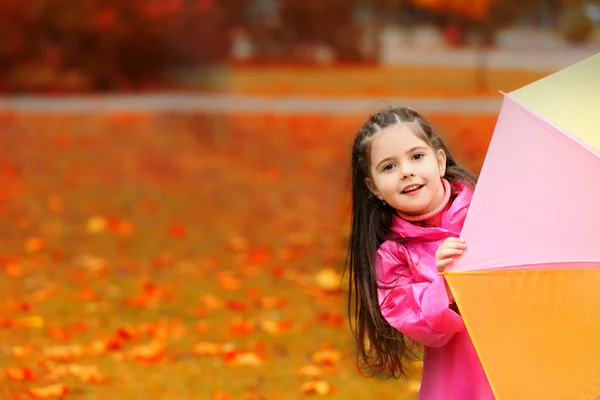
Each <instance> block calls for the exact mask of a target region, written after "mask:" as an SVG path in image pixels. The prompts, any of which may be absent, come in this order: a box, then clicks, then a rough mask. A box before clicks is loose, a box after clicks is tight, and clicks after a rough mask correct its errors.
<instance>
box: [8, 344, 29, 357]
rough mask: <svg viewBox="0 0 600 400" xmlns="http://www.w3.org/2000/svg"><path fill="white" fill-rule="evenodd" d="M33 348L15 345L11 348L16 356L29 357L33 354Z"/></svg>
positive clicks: (11, 351)
mask: <svg viewBox="0 0 600 400" xmlns="http://www.w3.org/2000/svg"><path fill="white" fill-rule="evenodd" d="M32 351H33V349H32V348H31V347H28V346H15V347H13V348H12V349H11V350H10V353H11V354H12V356H13V357H15V358H27V357H29V355H31V353H32Z"/></svg>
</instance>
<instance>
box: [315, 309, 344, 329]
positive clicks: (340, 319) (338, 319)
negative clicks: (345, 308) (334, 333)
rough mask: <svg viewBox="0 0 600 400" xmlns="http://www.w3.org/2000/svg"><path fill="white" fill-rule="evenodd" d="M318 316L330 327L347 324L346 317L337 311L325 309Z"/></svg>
mask: <svg viewBox="0 0 600 400" xmlns="http://www.w3.org/2000/svg"><path fill="white" fill-rule="evenodd" d="M317 318H318V319H319V321H321V322H322V323H323V325H325V326H328V327H330V328H339V327H341V326H345V325H346V318H345V317H344V316H343V315H342V314H340V313H336V312H331V311H325V312H322V313H320V314H318V316H317Z"/></svg>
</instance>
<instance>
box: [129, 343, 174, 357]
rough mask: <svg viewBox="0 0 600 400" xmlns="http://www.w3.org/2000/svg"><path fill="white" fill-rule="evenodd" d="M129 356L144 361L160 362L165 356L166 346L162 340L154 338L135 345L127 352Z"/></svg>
mask: <svg viewBox="0 0 600 400" xmlns="http://www.w3.org/2000/svg"><path fill="white" fill-rule="evenodd" d="M127 357H128V358H130V359H132V360H135V361H139V362H143V363H154V362H159V361H162V360H163V359H164V358H165V346H164V344H163V343H162V342H160V341H158V340H153V341H151V342H150V343H147V344H143V345H139V346H137V347H134V348H133V349H131V350H130V351H129V352H128V353H127Z"/></svg>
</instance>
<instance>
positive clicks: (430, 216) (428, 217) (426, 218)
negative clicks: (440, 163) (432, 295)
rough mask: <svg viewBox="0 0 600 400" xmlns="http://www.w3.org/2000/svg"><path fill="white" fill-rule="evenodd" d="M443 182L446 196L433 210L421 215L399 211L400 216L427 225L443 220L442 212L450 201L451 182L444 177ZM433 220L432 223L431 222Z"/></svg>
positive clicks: (437, 223)
mask: <svg viewBox="0 0 600 400" xmlns="http://www.w3.org/2000/svg"><path fill="white" fill-rule="evenodd" d="M442 184H443V185H444V198H443V199H442V202H441V203H440V204H439V205H438V206H437V207H436V208H435V209H433V210H431V211H430V212H428V213H425V214H421V215H408V214H404V213H402V212H400V211H397V212H398V215H399V216H400V218H402V219H403V220H405V221H408V222H419V223H426V224H427V225H432V224H433V225H439V222H440V220H441V218H440V217H441V214H442V211H444V209H446V206H448V202H449V201H450V192H451V189H450V183H449V182H448V181H447V180H446V179H444V178H442ZM430 222H431V224H430Z"/></svg>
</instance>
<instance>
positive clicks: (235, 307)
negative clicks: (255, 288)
mask: <svg viewBox="0 0 600 400" xmlns="http://www.w3.org/2000/svg"><path fill="white" fill-rule="evenodd" d="M227 308H228V309H230V310H232V311H246V310H248V305H247V304H246V303H244V302H241V301H234V300H230V301H228V302H227Z"/></svg>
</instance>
